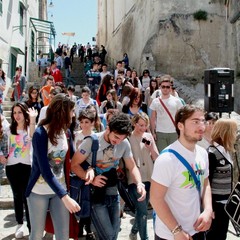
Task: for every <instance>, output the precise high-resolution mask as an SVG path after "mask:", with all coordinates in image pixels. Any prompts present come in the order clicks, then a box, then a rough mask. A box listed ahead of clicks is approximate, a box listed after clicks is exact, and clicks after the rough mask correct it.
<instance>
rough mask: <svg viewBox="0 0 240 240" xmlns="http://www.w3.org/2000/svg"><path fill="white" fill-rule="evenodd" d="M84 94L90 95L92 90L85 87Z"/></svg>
mask: <svg viewBox="0 0 240 240" xmlns="http://www.w3.org/2000/svg"><path fill="white" fill-rule="evenodd" d="M82 93H89V94H91V90H90V88H89V87H86V86H85V87H83V88H82Z"/></svg>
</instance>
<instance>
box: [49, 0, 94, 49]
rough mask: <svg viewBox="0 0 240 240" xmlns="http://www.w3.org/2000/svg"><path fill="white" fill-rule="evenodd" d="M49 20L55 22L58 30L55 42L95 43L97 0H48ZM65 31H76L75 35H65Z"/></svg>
mask: <svg viewBox="0 0 240 240" xmlns="http://www.w3.org/2000/svg"><path fill="white" fill-rule="evenodd" d="M47 1H48V5H49V3H50V2H52V3H53V7H48V21H51V22H53V23H54V27H55V30H56V33H57V35H56V38H55V44H56V46H55V47H57V45H58V43H59V42H61V43H65V44H67V43H68V44H69V45H73V44H74V42H76V43H77V44H83V45H86V44H87V42H90V44H91V45H92V44H95V43H94V42H93V41H92V37H96V34H97V0H47ZM63 32H75V36H74V37H68V36H63V35H62V33H63Z"/></svg>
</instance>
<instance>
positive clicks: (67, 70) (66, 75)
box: [65, 68, 71, 87]
mask: <svg viewBox="0 0 240 240" xmlns="http://www.w3.org/2000/svg"><path fill="white" fill-rule="evenodd" d="M70 83H71V78H70V70H69V68H67V69H65V87H68V85H70Z"/></svg>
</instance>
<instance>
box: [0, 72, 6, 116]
mask: <svg viewBox="0 0 240 240" xmlns="http://www.w3.org/2000/svg"><path fill="white" fill-rule="evenodd" d="M5 87H6V76H5V72H4V71H3V70H2V69H1V68H0V113H2V102H3V92H4V90H5Z"/></svg>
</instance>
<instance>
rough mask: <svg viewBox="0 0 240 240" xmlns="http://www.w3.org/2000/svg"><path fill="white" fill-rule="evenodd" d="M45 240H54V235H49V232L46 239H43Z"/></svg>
mask: <svg viewBox="0 0 240 240" xmlns="http://www.w3.org/2000/svg"><path fill="white" fill-rule="evenodd" d="M43 240H53V234H52V233H49V232H46V233H45V235H44V237H43Z"/></svg>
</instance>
